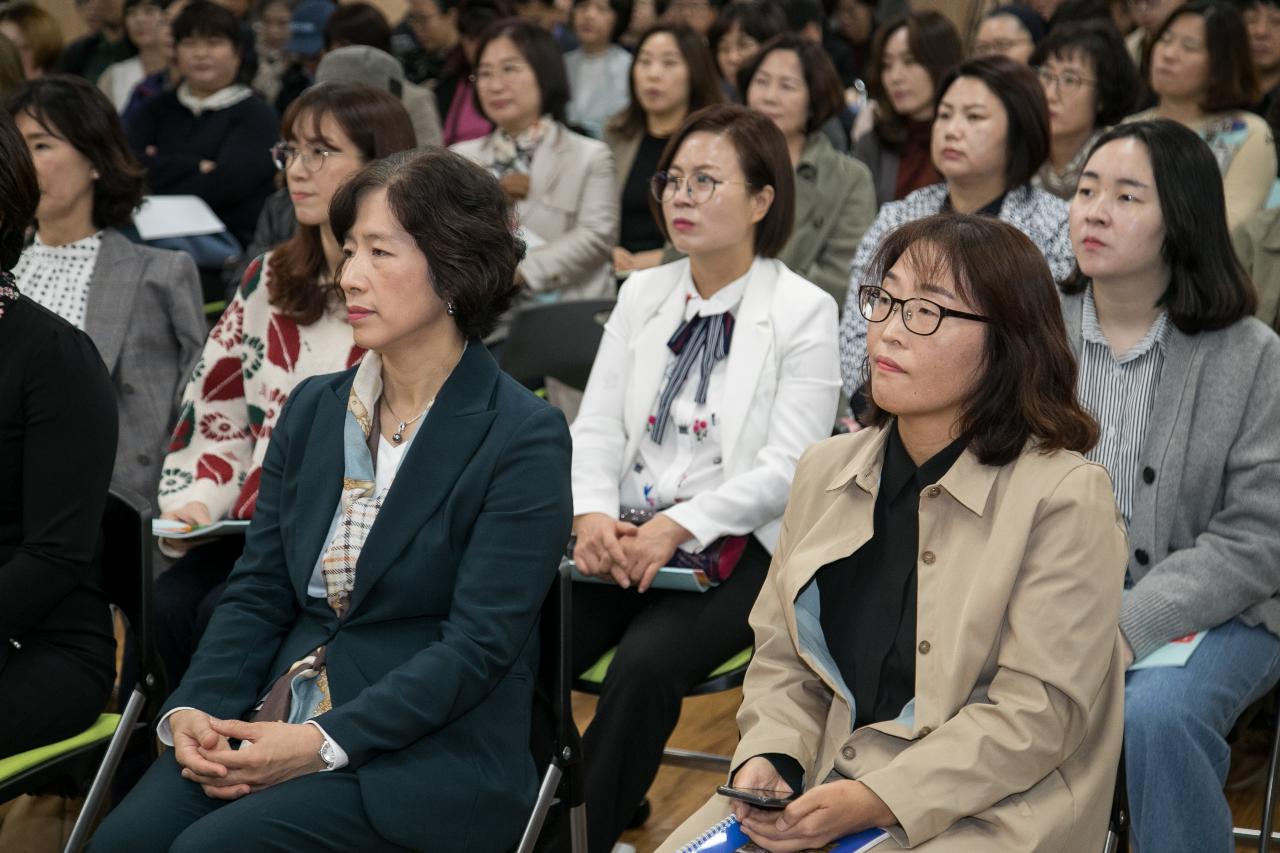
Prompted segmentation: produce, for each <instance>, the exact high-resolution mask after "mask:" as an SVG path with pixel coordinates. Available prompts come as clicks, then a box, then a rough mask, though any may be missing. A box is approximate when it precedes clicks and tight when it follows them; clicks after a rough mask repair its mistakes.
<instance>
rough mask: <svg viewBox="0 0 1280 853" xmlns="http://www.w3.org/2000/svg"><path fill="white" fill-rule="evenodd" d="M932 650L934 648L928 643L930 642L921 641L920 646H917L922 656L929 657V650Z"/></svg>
mask: <svg viewBox="0 0 1280 853" xmlns="http://www.w3.org/2000/svg"><path fill="white" fill-rule="evenodd" d="M932 648H933V646H931V645H929V641H928V640H921V641H920V645H918V646H916V649H918V650H919V652H920V654H922V655H927V654H929V650H930V649H932Z"/></svg>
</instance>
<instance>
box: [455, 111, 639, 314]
mask: <svg viewBox="0 0 1280 853" xmlns="http://www.w3.org/2000/svg"><path fill="white" fill-rule="evenodd" d="M494 133H497V131H494ZM493 138H494V134H490V135H488V136H482V137H480V138H479V139H471V140H467V141H466V142H459V143H457V144H455V145H452V146H450V149H449V150H451V151H455V152H457V153H458V154H461V155H462V156H463V157H466V158H467V159H469V160H472V161H473V162H476V163H478V164H480V165H481V166H485V167H488V165H489V164H490V163H491V162H493ZM516 215H517V216H519V218H520V224H521V225H522V226H523V227H524V228H526V229H527V230H529V231H531V232H533V233H534V234H536V235H537V236H538V237H539V238H541V239H542V240H544V241H545V243H542V244H539V245H538V246H537V247H531V248H530V249H529V252H528V254H526V255H525V258H524V260H523V261H521V262H520V267H519V269H520V273H521V275H523V276H524V280H525V282H527V283H528V285H529V287H530V288H531V289H532V290H534V291H535V292H537V293H558V294H559V295H560V298H562V299H598V298H607V297H611V296H613V292H614V278H613V269H612V259H613V247H614V246H615V245H617V243H618V227H619V218H620V213H619V200H618V193H617V177H616V176H615V175H614V171H613V155H612V154H611V153H609V147H608V146H607V145H605V144H604V143H603V142H600V141H598V140H595V139H588V138H587V137H585V136H582V135H581V134H577V133H574V132H573V131H571V130H569V129H568V128H567V127H564V126H563V125H561V124H559V123H555V124H553V125H552V126H551V127H550V128H548V129H547V132H546V135H545V136H544V137H543V139H542V142H540V143H539V144H538V149H537V151H536V152H535V153H534V156H533V164H532V166H531V167H530V172H529V194H528V195H527V196H526V197H525V198H523V199H521V200H520V201H518V202H517V203H516Z"/></svg>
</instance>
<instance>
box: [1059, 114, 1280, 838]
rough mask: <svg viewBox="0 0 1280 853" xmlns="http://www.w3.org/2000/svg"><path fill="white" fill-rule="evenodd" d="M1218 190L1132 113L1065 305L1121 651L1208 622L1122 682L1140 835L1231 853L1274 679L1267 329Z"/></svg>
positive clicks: (1273, 413)
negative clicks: (1117, 585) (1107, 483)
mask: <svg viewBox="0 0 1280 853" xmlns="http://www.w3.org/2000/svg"><path fill="white" fill-rule="evenodd" d="M1221 187H1222V184H1221V182H1220V181H1219V180H1217V174H1216V170H1215V168H1214V159H1213V156H1212V155H1211V153H1210V151H1209V149H1208V148H1207V147H1205V146H1204V145H1203V144H1198V140H1197V139H1196V137H1195V135H1194V134H1193V133H1191V132H1190V131H1188V130H1187V129H1185V128H1183V127H1182V126H1181V125H1178V124H1175V123H1173V122H1169V121H1154V122H1137V123H1133V124H1127V125H1121V126H1120V127H1117V128H1115V129H1114V130H1112V131H1110V132H1108V133H1106V134H1104V135H1103V136H1102V138H1101V139H1099V140H1098V144H1097V146H1095V148H1094V150H1093V153H1092V154H1091V155H1090V157H1089V159H1088V162H1087V163H1086V164H1085V168H1084V172H1083V173H1082V174H1081V176H1080V186H1079V189H1078V190H1077V191H1076V197H1075V200H1074V201H1073V202H1072V203H1071V241H1072V244H1073V246H1074V247H1075V250H1076V257H1077V259H1078V263H1079V273H1078V275H1077V276H1076V277H1075V278H1074V279H1072V280H1071V282H1070V283H1068V284H1066V285H1064V286H1063V292H1064V294H1065V295H1064V296H1063V312H1064V316H1065V318H1066V323H1067V334H1068V337H1069V338H1070V340H1071V345H1072V348H1073V349H1074V350H1075V353H1076V357H1077V359H1078V361H1079V364H1080V377H1079V387H1078V390H1079V394H1080V400H1081V402H1082V403H1083V404H1084V406H1085V407H1086V408H1088V409H1089V410H1090V411H1091V412H1093V413H1094V414H1095V416H1096V417H1097V418H1098V424H1099V426H1100V427H1101V430H1102V433H1101V439H1100V441H1099V443H1098V446H1097V447H1095V448H1094V449H1093V451H1092V452H1091V453H1090V458H1092V459H1094V460H1096V461H1098V462H1099V463H1101V464H1103V465H1105V466H1106V467H1107V470H1108V471H1109V472H1110V474H1111V480H1112V482H1113V483H1114V484H1115V492H1116V504H1117V506H1118V507H1119V510H1120V512H1121V513H1122V514H1123V515H1124V517H1125V520H1126V521H1127V522H1128V525H1129V546H1130V548H1131V549H1132V550H1131V551H1130V556H1129V558H1128V570H1127V572H1126V573H1125V587H1126V589H1125V592H1124V599H1123V604H1122V606H1121V610H1120V631H1121V633H1122V635H1123V641H1124V642H1123V645H1124V654H1125V666H1126V667H1127V666H1128V665H1129V663H1131V662H1132V661H1134V660H1142V659H1143V658H1145V657H1146V656H1147V655H1148V654H1150V653H1151V652H1153V651H1155V650H1156V649H1158V648H1160V647H1161V646H1162V645H1164V644H1165V643H1167V642H1169V641H1170V640H1173V639H1175V638H1177V637H1182V636H1184V635H1186V634H1190V633H1192V632H1194V631H1204V632H1206V633H1205V635H1204V639H1203V641H1202V642H1201V644H1200V646H1199V648H1197V649H1196V651H1195V652H1194V654H1192V655H1191V658H1190V659H1189V660H1188V661H1187V663H1186V665H1185V666H1180V667H1167V668H1159V669H1146V670H1141V671H1137V672H1130V673H1129V675H1128V677H1127V685H1126V688H1125V702H1124V704H1125V708H1124V719H1125V726H1124V752H1125V763H1126V764H1125V766H1126V773H1127V781H1128V786H1129V808H1130V810H1131V813H1132V815H1133V834H1134V840H1135V846H1137V848H1138V849H1139V850H1196V851H1204V853H1227V851H1232V850H1234V849H1235V843H1234V842H1233V841H1232V838H1231V823H1232V822H1231V810H1230V808H1228V806H1227V800H1226V797H1225V796H1223V793H1222V785H1223V783H1224V782H1225V781H1226V775H1227V766H1228V764H1229V763H1230V753H1231V750H1230V747H1229V746H1228V744H1227V741H1226V735H1227V733H1228V731H1229V730H1230V729H1231V727H1232V725H1233V724H1234V722H1235V718H1236V716H1237V715H1238V714H1239V713H1240V711H1241V710H1242V709H1244V708H1246V707H1248V706H1249V705H1250V704H1251V703H1252V702H1254V701H1255V700H1256V699H1258V698H1259V697H1261V696H1263V695H1264V694H1265V693H1266V692H1267V691H1268V690H1270V689H1271V687H1272V685H1273V684H1275V682H1276V679H1277V678H1280V637H1278V636H1277V634H1278V633H1280V600H1277V597H1276V589H1277V587H1278V586H1280V539H1277V538H1276V529H1277V528H1278V527H1280V495H1278V494H1277V490H1276V483H1277V482H1278V481H1280V443H1277V441H1276V436H1275V424H1276V422H1277V420H1278V419H1280V389H1277V387H1276V377H1277V376H1280V338H1278V337H1277V336H1276V334H1275V333H1274V332H1273V331H1271V330H1270V329H1267V328H1266V327H1265V326H1264V325H1263V324H1262V323H1260V322H1258V321H1257V320H1255V319H1253V318H1252V317H1250V316H1249V314H1250V313H1252V311H1253V309H1254V306H1255V299H1256V297H1255V295H1254V291H1253V287H1252V286H1251V285H1250V283H1249V279H1248V278H1247V277H1246V276H1245V274H1244V271H1243V270H1242V269H1241V268H1240V265H1239V264H1238V263H1237V261H1236V258H1235V255H1234V254H1233V253H1232V249H1231V243H1230V240H1229V238H1228V232H1227V223H1226V215H1225V206H1224V202H1223V194H1222V189H1221ZM1117 571H1118V567H1117Z"/></svg>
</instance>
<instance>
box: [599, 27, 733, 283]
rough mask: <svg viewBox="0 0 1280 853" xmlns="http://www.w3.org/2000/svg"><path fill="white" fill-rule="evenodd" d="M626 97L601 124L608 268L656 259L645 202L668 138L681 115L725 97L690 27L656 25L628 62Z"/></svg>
mask: <svg viewBox="0 0 1280 853" xmlns="http://www.w3.org/2000/svg"><path fill="white" fill-rule="evenodd" d="M630 86H631V101H630V103H629V104H627V108H626V110H624V111H623V112H621V113H619V114H618V115H617V116H616V117H615V118H614V119H613V120H612V121H611V122H609V125H608V127H607V128H606V129H605V135H604V139H605V142H607V143H608V145H609V149H610V150H611V151H612V152H613V163H614V166H615V168H616V169H617V183H616V185H615V196H614V197H615V198H618V199H619V200H620V203H621V224H620V227H619V232H618V245H617V246H616V247H615V248H614V250H613V269H614V271H615V272H618V273H629V272H631V271H633V270H640V269H648V268H649V267H655V266H657V265H658V264H660V263H661V262H662V246H663V243H664V242H665V240H666V238H665V236H664V232H665V231H666V229H664V228H663V227H662V226H661V225H660V224H659V223H658V222H656V221H655V220H654V215H653V208H652V206H651V205H650V203H649V199H650V197H651V191H650V185H651V181H652V178H653V173H654V172H656V171H657V170H658V160H659V159H660V158H661V157H662V151H663V149H664V148H666V145H667V140H668V139H670V137H671V134H673V133H675V131H676V129H677V128H678V127H680V125H682V124H683V123H684V120H685V118H686V117H687V116H688V115H689V114H690V113H694V112H697V111H698V110H700V109H702V108H703V107H705V106H708V105H710V104H718V103H721V102H722V101H723V100H724V93H723V92H722V91H721V90H720V85H719V83H718V82H717V79H716V70H715V63H714V62H713V61H712V59H711V53H710V52H709V51H708V50H707V46H706V45H705V44H704V43H703V42H702V39H700V38H699V37H698V35H697V33H695V32H694V31H693V30H691V29H689V28H688V27H683V26H676V25H671V24H658V25H656V26H655V27H653V28H652V29H651V30H649V31H648V32H646V33H645V34H644V36H643V37H642V38H641V39H640V43H639V45H638V46H637V48H636V59H635V62H633V63H632V65H631V80H630Z"/></svg>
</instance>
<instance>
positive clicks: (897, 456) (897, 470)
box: [880, 420, 968, 501]
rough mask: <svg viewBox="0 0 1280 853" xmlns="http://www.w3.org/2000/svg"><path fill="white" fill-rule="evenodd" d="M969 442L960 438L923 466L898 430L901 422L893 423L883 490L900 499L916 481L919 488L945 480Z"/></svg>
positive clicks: (891, 497)
mask: <svg viewBox="0 0 1280 853" xmlns="http://www.w3.org/2000/svg"><path fill="white" fill-rule="evenodd" d="M967 445H968V441H967V440H966V439H965V438H963V437H962V438H957V439H956V440H955V441H953V442H951V443H950V444H948V445H947V446H946V447H944V448H943V449H942V450H939V451H938V452H937V453H935V454H934V455H933V456H931V457H929V458H928V459H926V460H925V461H924V462H923V463H922V464H921V465H920V466H919V467H917V466H916V463H915V462H914V461H913V460H912V459H911V455H910V454H909V453H907V448H906V445H904V444H903V443H902V436H901V435H900V434H899V433H898V422H897V420H895V421H894V422H893V427H892V428H891V429H890V431H889V441H888V444H887V445H886V447H885V452H884V469H883V470H882V471H881V473H880V493H881V494H882V495H883V496H884V497H885V498H887V499H888V500H891V501H892V500H896V499H897V498H898V496H899V495H900V494H901V493H902V490H903V489H905V488H906V487H907V486H908V485H910V484H911V483H913V482H914V483H915V486H916V490H917V491H919V490H921V489H923V488H924V487H925V486H928V485H930V484H932V483H936V482H938V481H939V480H941V479H942V477H943V475H945V474H946V473H947V472H948V471H949V470H951V466H952V465H954V464H955V462H956V460H957V459H959V458H960V454H961V453H963V452H964V449H965V447H966V446H967Z"/></svg>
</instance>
